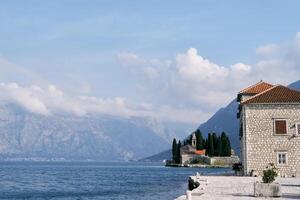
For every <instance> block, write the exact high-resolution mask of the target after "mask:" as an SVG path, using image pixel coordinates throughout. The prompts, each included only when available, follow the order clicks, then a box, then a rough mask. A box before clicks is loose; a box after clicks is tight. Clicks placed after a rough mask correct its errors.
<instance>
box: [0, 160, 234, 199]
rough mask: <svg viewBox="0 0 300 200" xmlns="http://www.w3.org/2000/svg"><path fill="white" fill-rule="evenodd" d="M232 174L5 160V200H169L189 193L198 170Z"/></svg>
mask: <svg viewBox="0 0 300 200" xmlns="http://www.w3.org/2000/svg"><path fill="white" fill-rule="evenodd" d="M230 170H231V169H220V168H219V169H213V168H171V167H165V166H164V165H163V164H162V163H139V162H122V163H118V162H107V163H104V162H103V163H102V162H101V163H97V162H1V163H0V199H55V200H56V199H57V200H58V199H59V200H69V199H99V200H104V199H105V200H109V199H112V200H115V199H116V200H134V199H137V200H159V199H162V200H168V199H174V198H176V197H178V196H180V195H182V194H184V193H185V191H186V190H187V179H188V177H189V176H191V175H194V174H195V173H196V172H200V173H204V174H216V173H223V172H226V171H227V172H228V171H230Z"/></svg>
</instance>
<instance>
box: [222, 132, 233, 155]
mask: <svg viewBox="0 0 300 200" xmlns="http://www.w3.org/2000/svg"><path fill="white" fill-rule="evenodd" d="M221 145H222V151H221V156H231V144H230V140H229V138H228V137H227V135H226V133H224V132H222V134H221Z"/></svg>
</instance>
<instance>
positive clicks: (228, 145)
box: [225, 135, 231, 156]
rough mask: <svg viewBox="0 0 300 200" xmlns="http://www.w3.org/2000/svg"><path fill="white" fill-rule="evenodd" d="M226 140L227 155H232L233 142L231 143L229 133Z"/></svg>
mask: <svg viewBox="0 0 300 200" xmlns="http://www.w3.org/2000/svg"><path fill="white" fill-rule="evenodd" d="M226 141H227V148H226V150H225V155H226V156H231V144H230V140H229V137H228V136H227V135H226Z"/></svg>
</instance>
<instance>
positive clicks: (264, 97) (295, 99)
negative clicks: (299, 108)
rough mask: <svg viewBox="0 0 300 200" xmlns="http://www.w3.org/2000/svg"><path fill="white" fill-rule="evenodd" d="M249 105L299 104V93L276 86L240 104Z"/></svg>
mask: <svg viewBox="0 0 300 200" xmlns="http://www.w3.org/2000/svg"><path fill="white" fill-rule="evenodd" d="M251 103H300V91H298V90H292V89H290V88H288V87H285V86H282V85H276V86H273V87H272V88H270V89H268V90H265V91H264V92H261V93H259V94H257V95H254V96H253V97H251V98H249V99H247V100H245V101H242V102H241V104H251Z"/></svg>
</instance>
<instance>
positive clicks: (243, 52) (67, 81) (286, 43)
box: [0, 0, 300, 124]
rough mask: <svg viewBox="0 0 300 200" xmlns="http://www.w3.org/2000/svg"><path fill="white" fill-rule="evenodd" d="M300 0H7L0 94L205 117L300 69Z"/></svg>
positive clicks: (122, 111)
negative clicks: (258, 86)
mask: <svg viewBox="0 0 300 200" xmlns="http://www.w3.org/2000/svg"><path fill="white" fill-rule="evenodd" d="M299 9H300V1H293V0H290V1H283V0H282V1H261V0H257V1H255V0H254V1H248V2H244V1H231V0H229V1H225V0H224V1H214V0H209V1H208V0H207V1H204V0H190V1H179V0H178V1H177V0H170V1H169V0H166V1H161V0H148V1H137V0H123V1H111V0H110V1H109V0H107V1H104V0H97V1H93V0H89V1H84V0H81V1H79V0H72V1H71V0H52V1H39V0H35V1H31V0H28V1H17V0H16V1H15V0H7V1H5V0H4V1H1V2H0V27H1V28H0V38H1V39H0V99H1V100H5V101H13V102H15V103H17V104H19V105H21V106H23V107H24V108H26V109H27V110H29V111H31V112H35V113H39V114H42V115H51V114H54V113H60V112H64V113H72V114H76V115H80V116H85V115H88V114H97V113H99V114H110V115H114V116H121V117H129V118H130V117H153V118H157V119H159V120H162V121H166V122H178V123H190V124H200V123H202V122H204V121H206V120H207V119H208V118H209V117H210V116H211V115H212V114H213V113H215V112H216V111H217V110H218V109H220V108H221V107H223V106H226V105H227V104H229V103H230V101H231V100H233V99H234V98H235V97H236V94H237V92H238V91H239V90H241V89H243V88H244V87H247V86H249V85H251V84H255V83H256V82H258V81H260V80H265V81H269V82H271V83H274V84H283V85H287V84H289V83H292V82H294V81H297V80H299V77H300V76H299V74H300V23H299V22H300V12H299Z"/></svg>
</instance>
